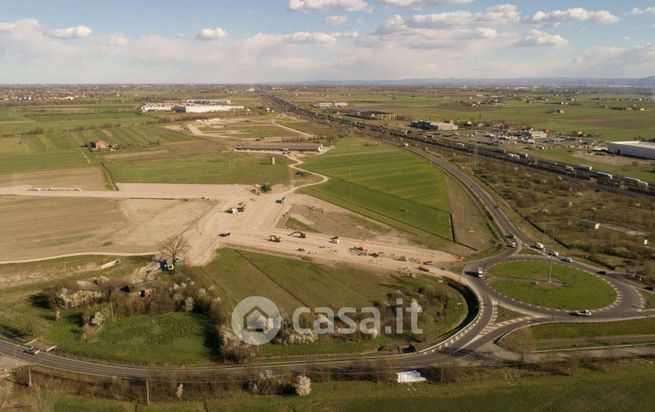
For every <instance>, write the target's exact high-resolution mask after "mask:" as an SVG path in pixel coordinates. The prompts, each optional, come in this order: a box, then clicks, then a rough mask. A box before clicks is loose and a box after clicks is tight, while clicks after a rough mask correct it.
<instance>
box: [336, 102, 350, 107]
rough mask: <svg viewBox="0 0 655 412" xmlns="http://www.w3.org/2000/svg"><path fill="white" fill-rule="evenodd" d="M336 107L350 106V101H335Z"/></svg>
mask: <svg viewBox="0 0 655 412" xmlns="http://www.w3.org/2000/svg"><path fill="white" fill-rule="evenodd" d="M334 107H348V103H346V102H335V103H334Z"/></svg>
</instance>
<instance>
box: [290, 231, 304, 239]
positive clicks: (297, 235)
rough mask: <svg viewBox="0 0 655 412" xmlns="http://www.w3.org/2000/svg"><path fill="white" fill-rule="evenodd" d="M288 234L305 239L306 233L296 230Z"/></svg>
mask: <svg viewBox="0 0 655 412" xmlns="http://www.w3.org/2000/svg"><path fill="white" fill-rule="evenodd" d="M289 236H291V237H299V238H300V239H305V238H306V237H307V234H306V233H305V232H301V231H299V230H298V231H296V232H293V233H290V234H289Z"/></svg>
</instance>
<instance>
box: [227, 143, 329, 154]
mask: <svg viewBox="0 0 655 412" xmlns="http://www.w3.org/2000/svg"><path fill="white" fill-rule="evenodd" d="M237 150H248V151H265V152H271V151H273V152H277V151H279V152H317V153H318V152H321V151H322V150H323V145H322V144H320V143H280V142H252V143H250V142H249V143H242V144H240V145H238V146H237Z"/></svg>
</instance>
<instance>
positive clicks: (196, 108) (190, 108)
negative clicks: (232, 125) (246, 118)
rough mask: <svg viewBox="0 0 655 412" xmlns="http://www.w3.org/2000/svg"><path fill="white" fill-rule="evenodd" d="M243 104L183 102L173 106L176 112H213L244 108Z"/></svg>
mask: <svg viewBox="0 0 655 412" xmlns="http://www.w3.org/2000/svg"><path fill="white" fill-rule="evenodd" d="M243 109H244V107H243V106H230V105H227V104H192V103H189V104H181V105H177V106H174V107H173V111H174V112H176V113H211V112H229V111H231V110H243Z"/></svg>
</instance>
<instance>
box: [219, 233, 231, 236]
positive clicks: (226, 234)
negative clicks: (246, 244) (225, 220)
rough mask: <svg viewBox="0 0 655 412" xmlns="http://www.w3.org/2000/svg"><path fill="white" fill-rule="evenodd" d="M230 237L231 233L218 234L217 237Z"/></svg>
mask: <svg viewBox="0 0 655 412" xmlns="http://www.w3.org/2000/svg"><path fill="white" fill-rule="evenodd" d="M231 235H232V232H225V233H220V234H219V235H218V237H230V236H231Z"/></svg>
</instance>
